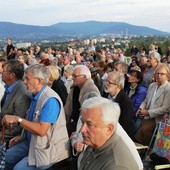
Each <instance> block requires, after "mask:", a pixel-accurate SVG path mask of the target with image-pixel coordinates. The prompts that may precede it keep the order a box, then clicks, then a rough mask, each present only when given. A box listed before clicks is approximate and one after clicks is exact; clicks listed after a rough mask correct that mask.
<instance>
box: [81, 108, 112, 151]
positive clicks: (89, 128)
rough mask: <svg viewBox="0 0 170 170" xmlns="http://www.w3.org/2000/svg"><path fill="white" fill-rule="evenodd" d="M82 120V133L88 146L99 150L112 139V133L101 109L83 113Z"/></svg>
mask: <svg viewBox="0 0 170 170" xmlns="http://www.w3.org/2000/svg"><path fill="white" fill-rule="evenodd" d="M94 113H95V114H94ZM81 120H82V127H81V133H82V136H83V142H84V143H85V144H86V145H89V146H92V147H93V148H99V147H101V146H102V145H103V144H104V143H105V142H106V141H107V139H108V138H109V137H110V134H111V133H112V131H111V130H110V129H109V125H105V124H104V122H103V120H102V116H101V110H100V109H99V108H90V109H86V110H85V111H84V112H83V113H82V117H81Z"/></svg>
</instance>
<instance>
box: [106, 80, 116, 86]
mask: <svg viewBox="0 0 170 170" xmlns="http://www.w3.org/2000/svg"><path fill="white" fill-rule="evenodd" d="M105 83H108V84H113V85H117V84H116V83H113V82H111V81H109V80H105Z"/></svg>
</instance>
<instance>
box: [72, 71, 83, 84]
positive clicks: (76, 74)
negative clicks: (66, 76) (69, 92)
mask: <svg viewBox="0 0 170 170" xmlns="http://www.w3.org/2000/svg"><path fill="white" fill-rule="evenodd" d="M72 76H73V83H74V85H75V86H78V87H81V86H82V85H83V84H84V82H85V81H86V76H85V75H84V74H81V73H80V69H79V68H76V69H74V71H73V75H72Z"/></svg>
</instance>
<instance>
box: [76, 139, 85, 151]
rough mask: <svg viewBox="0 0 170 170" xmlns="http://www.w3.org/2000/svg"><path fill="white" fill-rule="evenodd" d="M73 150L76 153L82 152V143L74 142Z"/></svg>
mask: <svg viewBox="0 0 170 170" xmlns="http://www.w3.org/2000/svg"><path fill="white" fill-rule="evenodd" d="M74 149H75V150H76V151H77V152H82V151H83V149H84V143H83V142H80V141H78V142H76V143H74Z"/></svg>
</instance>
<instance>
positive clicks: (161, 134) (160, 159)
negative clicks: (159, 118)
mask: <svg viewBox="0 0 170 170" xmlns="http://www.w3.org/2000/svg"><path fill="white" fill-rule="evenodd" d="M150 158H151V159H152V160H153V161H154V162H156V163H158V164H167V163H169V162H170V125H168V124H166V123H163V122H160V123H159V127H158V132H157V135H156V139H155V142H154V146H153V151H152V154H151V155H150Z"/></svg>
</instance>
